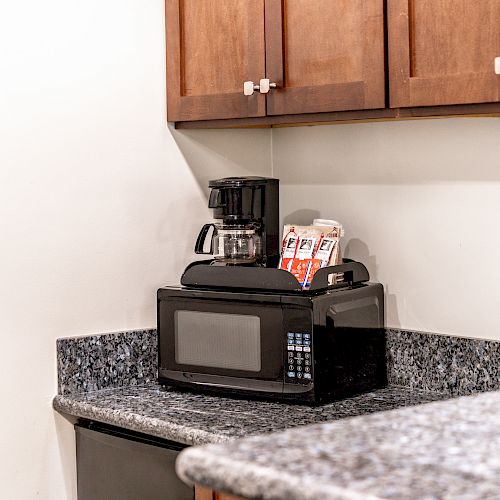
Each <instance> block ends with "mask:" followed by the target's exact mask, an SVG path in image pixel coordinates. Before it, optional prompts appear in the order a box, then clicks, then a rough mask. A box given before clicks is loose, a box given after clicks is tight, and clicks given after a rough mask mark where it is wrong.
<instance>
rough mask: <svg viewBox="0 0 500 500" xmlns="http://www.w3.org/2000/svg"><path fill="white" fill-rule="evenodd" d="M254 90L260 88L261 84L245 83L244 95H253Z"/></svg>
mask: <svg viewBox="0 0 500 500" xmlns="http://www.w3.org/2000/svg"><path fill="white" fill-rule="evenodd" d="M254 90H259V86H258V85H254V84H253V82H245V83H243V94H244V95H252V94H253V92H254Z"/></svg>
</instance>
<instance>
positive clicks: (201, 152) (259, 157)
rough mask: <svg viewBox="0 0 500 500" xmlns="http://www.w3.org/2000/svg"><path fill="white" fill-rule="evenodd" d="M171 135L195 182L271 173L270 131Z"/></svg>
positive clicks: (175, 132) (205, 186) (204, 188)
mask: <svg viewBox="0 0 500 500" xmlns="http://www.w3.org/2000/svg"><path fill="white" fill-rule="evenodd" d="M169 128H170V131H171V133H172V137H173V138H174V140H175V142H176V143H177V146H178V147H179V150H180V151H181V153H182V155H183V156H184V159H185V160H186V163H187V164H188V166H189V168H190V169H191V171H192V173H193V175H194V177H195V179H196V181H197V182H198V185H199V186H200V188H201V189H202V191H203V192H205V194H206V195H207V196H208V191H209V190H208V181H209V180H211V179H219V178H222V177H232V176H245V175H260V176H270V175H271V170H272V167H271V132H270V130H267V129H266V130H264V129H259V130H256V129H245V130H243V129H234V130H230V129H227V130H226V129H224V130H175V129H174V127H173V126H172V125H169Z"/></svg>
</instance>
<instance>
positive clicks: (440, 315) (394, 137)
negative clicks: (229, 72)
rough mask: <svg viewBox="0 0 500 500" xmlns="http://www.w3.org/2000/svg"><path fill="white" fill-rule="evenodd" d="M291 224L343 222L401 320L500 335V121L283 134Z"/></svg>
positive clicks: (279, 149) (281, 162) (349, 245)
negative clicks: (321, 220) (316, 220)
mask: <svg viewBox="0 0 500 500" xmlns="http://www.w3.org/2000/svg"><path fill="white" fill-rule="evenodd" d="M273 165H274V166H273V174H274V175H275V176H276V177H279V178H280V179H281V215H282V217H284V219H285V220H286V221H287V222H299V223H307V222H309V221H310V220H311V219H312V218H313V217H317V216H321V217H323V218H335V219H338V220H340V221H342V222H343V223H344V225H345V227H346V237H345V240H344V247H345V254H346V256H348V257H351V258H355V259H360V260H361V261H362V262H364V263H366V264H367V267H368V268H369V271H370V274H371V277H372V279H373V280H377V281H380V282H381V283H383V284H384V286H385V290H386V301H387V304H386V313H387V324H388V325H389V326H391V327H399V328H407V329H415V330H423V331H430V332H440V333H444V334H454V335H460V336H470V337H482V338H492V339H500V322H499V320H498V317H497V315H496V314H497V311H498V308H499V305H500V252H499V248H500V231H499V227H500V223H499V217H500V119H499V118H481V119H479V118H467V119H465V118H454V119H440V120H419V121H405V122H386V123H365V124H349V125H333V126H322V127H300V128H289V129H274V130H273Z"/></svg>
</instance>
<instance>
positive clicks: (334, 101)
mask: <svg viewBox="0 0 500 500" xmlns="http://www.w3.org/2000/svg"><path fill="white" fill-rule="evenodd" d="M383 14H384V5H383V0H334V1H332V0H314V1H312V0H166V21H167V91H168V119H169V121H186V120H187V121H189V120H209V119H226V118H246V117H259V116H265V115H266V114H267V115H283V114H297V113H315V112H325V111H340V110H352V109H370V108H383V107H384V105H385V82H384V15H383ZM263 78H269V79H270V80H271V82H273V83H276V87H277V88H276V89H271V91H270V92H269V93H268V94H263V93H260V92H259V91H258V90H257V91H256V92H254V93H253V95H251V96H245V95H244V94H243V84H244V82H245V81H253V82H255V84H256V85H258V83H259V82H260V80H261V79H263ZM266 98H267V102H266ZM266 106H267V112H266Z"/></svg>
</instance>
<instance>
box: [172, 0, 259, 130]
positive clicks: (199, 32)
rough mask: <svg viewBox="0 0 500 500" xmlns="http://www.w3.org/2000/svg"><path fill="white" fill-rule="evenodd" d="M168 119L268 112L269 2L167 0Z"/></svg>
mask: <svg viewBox="0 0 500 500" xmlns="http://www.w3.org/2000/svg"><path fill="white" fill-rule="evenodd" d="M165 5H166V9H165V12H166V25H167V97H168V108H167V111H168V120H169V121H184V120H210V119H214V118H241V117H253V116H264V115H265V113H266V103H265V96H264V95H263V94H260V93H258V92H256V93H254V94H253V95H252V96H245V95H243V82H244V81H246V80H253V81H256V82H258V81H259V80H260V79H261V78H264V75H265V72H266V69H265V50H264V0H166V4H165Z"/></svg>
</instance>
